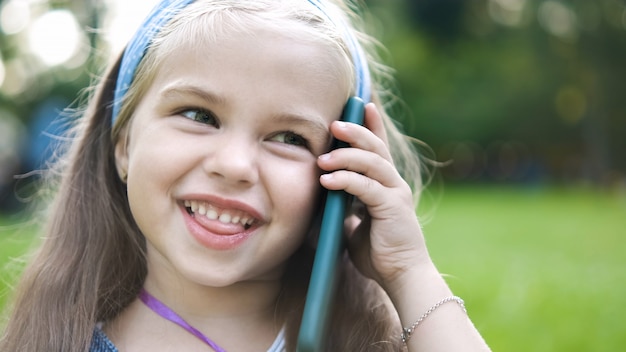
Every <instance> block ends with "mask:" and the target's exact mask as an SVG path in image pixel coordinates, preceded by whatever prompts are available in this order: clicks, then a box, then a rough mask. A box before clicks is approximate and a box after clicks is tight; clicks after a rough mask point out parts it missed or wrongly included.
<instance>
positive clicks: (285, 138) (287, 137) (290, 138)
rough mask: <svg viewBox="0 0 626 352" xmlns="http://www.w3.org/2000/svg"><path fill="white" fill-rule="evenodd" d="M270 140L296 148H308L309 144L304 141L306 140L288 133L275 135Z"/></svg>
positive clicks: (295, 134) (293, 133)
mask: <svg viewBox="0 0 626 352" xmlns="http://www.w3.org/2000/svg"><path fill="white" fill-rule="evenodd" d="M271 140H272V141H274V142H279V143H285V144H290V145H295V146H298V147H305V148H308V147H309V142H308V141H307V140H306V138H304V137H302V136H301V135H299V134H297V133H295V132H290V131H286V132H280V133H277V134H275V135H274V136H273V137H272V138H271Z"/></svg>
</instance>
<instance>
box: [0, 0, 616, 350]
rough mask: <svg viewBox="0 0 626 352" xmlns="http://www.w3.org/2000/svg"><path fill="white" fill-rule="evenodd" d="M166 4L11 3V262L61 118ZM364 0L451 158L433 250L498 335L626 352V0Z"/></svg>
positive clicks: (432, 205) (430, 229) (442, 164)
mask: <svg viewBox="0 0 626 352" xmlns="http://www.w3.org/2000/svg"><path fill="white" fill-rule="evenodd" d="M154 3H155V0H150V1H125V0H91V1H89V0H86V1H69V0H4V1H0V45H1V50H0V230H3V229H4V230H3V232H4V234H1V233H0V265H1V264H2V261H9V259H10V258H14V257H18V256H19V255H20V254H22V253H24V251H25V245H24V241H23V240H21V239H19V238H18V236H17V235H16V233H18V232H20V231H17V232H16V229H19V228H20V226H19V224H21V223H20V222H19V221H18V219H23V217H24V216H25V215H24V214H29V212H28V208H27V205H28V202H25V200H28V199H29V198H30V197H31V195H32V194H34V192H35V190H34V189H33V186H32V184H31V182H30V181H31V180H33V179H35V180H36V179H37V177H36V173H35V176H33V175H32V173H31V171H33V170H38V169H41V168H45V160H46V159H47V158H49V156H50V153H51V150H52V149H51V148H50V143H51V142H54V141H55V140H56V139H58V138H57V137H55V136H59V135H62V133H63V130H64V128H65V126H66V123H65V122H64V121H66V119H67V118H68V117H64V118H63V119H61V120H59V119H58V116H59V114H60V112H61V111H63V110H64V109H65V108H67V107H71V108H72V109H77V108H80V107H81V106H82V104H83V103H84V100H81V99H80V98H79V97H80V96H81V92H83V90H84V89H85V88H86V87H89V86H90V85H91V84H92V83H93V82H94V81H95V80H96V79H97V77H98V75H100V74H101V73H102V68H103V66H104V65H105V64H106V63H108V62H110V60H111V59H112V58H113V57H114V56H115V55H116V54H117V53H119V52H120V51H121V50H122V49H123V47H124V45H125V43H126V42H127V40H128V39H129V37H130V36H131V35H132V33H133V31H134V29H135V28H136V27H137V26H138V25H139V22H140V21H141V20H142V19H143V16H144V15H145V14H146V13H147V12H148V11H149V10H150V8H151V7H152V5H153V4H154ZM364 3H365V4H367V6H368V7H369V9H370V12H371V15H369V16H368V17H366V18H365V23H366V24H367V27H368V30H369V31H370V32H372V33H373V34H374V35H375V36H376V37H377V38H380V40H381V42H382V44H384V46H385V47H386V50H384V49H381V50H380V55H381V56H382V57H383V59H384V60H385V62H386V63H387V64H388V65H390V66H392V67H393V68H394V69H395V73H396V78H397V80H396V82H395V83H394V84H392V85H390V86H389V87H388V88H389V89H390V91H391V92H393V94H394V96H395V97H397V99H396V100H395V102H394V103H393V104H392V105H391V111H392V113H393V115H394V117H396V118H397V119H398V120H399V122H400V123H401V125H402V126H403V128H404V129H405V131H406V132H407V133H408V134H409V135H411V136H413V137H416V138H418V139H419V140H421V141H422V142H424V144H425V145H427V146H428V147H421V150H422V151H423V153H424V155H426V156H427V157H428V158H430V159H432V160H434V161H436V164H438V165H439V166H438V167H437V168H434V169H431V171H433V172H434V177H433V178H432V180H431V183H430V186H429V188H428V191H427V192H426V193H425V195H424V197H423V201H422V203H421V204H420V208H419V212H418V214H420V216H422V219H423V222H424V224H425V226H424V230H425V233H426V235H427V237H428V240H429V248H430V250H431V252H432V255H433V257H434V258H435V259H436V261H437V263H438V264H439V265H440V268H441V270H442V271H444V272H447V273H450V274H451V277H450V281H451V285H452V286H453V288H455V291H456V292H459V294H461V295H463V296H464V298H466V301H467V303H468V309H469V310H470V313H472V317H473V318H474V319H475V321H476V322H477V325H478V327H479V329H480V330H481V332H482V333H483V334H484V335H485V337H486V338H487V340H488V342H490V344H491V345H492V346H493V347H494V350H505V351H589V350H593V351H615V350H619V349H623V347H624V346H626V334H624V331H623V330H624V328H623V326H624V322H623V318H621V317H623V316H625V315H626V308H623V306H624V305H623V297H626V270H624V268H626V259H624V257H625V256H624V255H623V253H625V252H626V241H625V240H624V237H625V235H626V230H625V229H626V157H625V155H624V152H625V151H626V88H625V83H624V82H625V81H626V2H625V0H386V1H385V0H367V1H364ZM65 116H71V115H67V114H66V115H65ZM64 119H65V120H64ZM16 175H23V176H19V177H16ZM15 224H17V225H15ZM3 237H4V239H3ZM31 237H32V235H31ZM0 287H1V286H0ZM7 287H10V286H7ZM7 290H9V289H8V288H7V289H5V291H7ZM5 293H6V292H5ZM3 300H4V298H3V292H2V291H1V290H0V304H1V303H2V302H3Z"/></svg>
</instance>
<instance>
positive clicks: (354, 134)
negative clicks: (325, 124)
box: [330, 121, 391, 162]
mask: <svg viewBox="0 0 626 352" xmlns="http://www.w3.org/2000/svg"><path fill="white" fill-rule="evenodd" d="M330 132H331V133H332V134H333V136H334V137H335V138H337V139H339V140H341V141H344V142H346V143H348V144H350V146H351V147H353V148H359V149H363V150H367V151H370V152H372V153H376V154H378V155H380V156H382V157H383V158H385V159H386V160H388V161H390V162H391V153H390V152H389V148H388V147H387V145H386V144H385V142H384V141H383V140H382V139H381V138H380V137H378V136H377V135H376V134H374V132H372V131H370V130H368V129H367V128H365V127H364V126H360V125H357V124H354V123H346V122H342V121H334V122H333V123H332V124H331V125H330Z"/></svg>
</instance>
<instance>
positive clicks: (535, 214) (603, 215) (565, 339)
mask: <svg viewBox="0 0 626 352" xmlns="http://www.w3.org/2000/svg"><path fill="white" fill-rule="evenodd" d="M435 195H436V197H438V198H439V199H438V200H437V201H432V200H430V199H429V198H428V197H426V198H425V201H424V203H423V204H421V205H420V212H419V213H420V214H421V213H425V214H428V219H427V221H426V223H425V224H424V232H425V235H426V239H427V243H428V246H429V250H430V252H431V255H432V257H433V258H434V260H435V263H436V264H437V265H438V267H439V269H440V271H442V272H444V273H446V274H449V275H450V276H449V277H448V282H449V284H450V285H451V286H452V288H453V290H454V291H455V293H457V294H458V295H460V296H462V297H463V298H464V299H465V300H466V303H467V308H468V312H469V314H470V315H471V317H472V319H473V321H474V323H475V324H476V326H477V327H478V329H479V330H480V331H481V333H482V334H483V336H484V337H485V339H486V340H487V342H488V343H489V345H490V346H491V347H492V349H493V350H494V351H535V352H538V351H617V350H621V349H623V348H624V346H626V334H624V318H623V317H624V316H626V305H624V304H623V303H624V299H625V298H626V255H625V254H626V238H624V237H626V196H625V195H624V194H622V195H621V196H620V195H616V194H608V193H600V192H593V191H585V190H555V189H531V188H529V189H523V188H522V189H520V188H493V187H483V188H452V189H445V190H444V191H441V192H437V193H436V194H435ZM436 197H433V198H436ZM433 204H434V206H435V208H433Z"/></svg>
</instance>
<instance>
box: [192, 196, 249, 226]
mask: <svg viewBox="0 0 626 352" xmlns="http://www.w3.org/2000/svg"><path fill="white" fill-rule="evenodd" d="M184 206H185V209H186V210H187V213H188V214H189V215H191V216H193V217H198V216H204V217H205V218H207V219H209V220H213V221H219V222H221V223H223V224H235V225H241V226H243V228H244V229H245V230H247V229H249V228H250V227H252V225H253V224H254V222H255V221H256V220H255V218H254V217H253V216H252V215H250V214H248V213H246V212H243V211H241V210H234V209H222V208H219V207H216V206H214V205H212V204H210V203H208V202H204V201H197V200H185V201H184Z"/></svg>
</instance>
